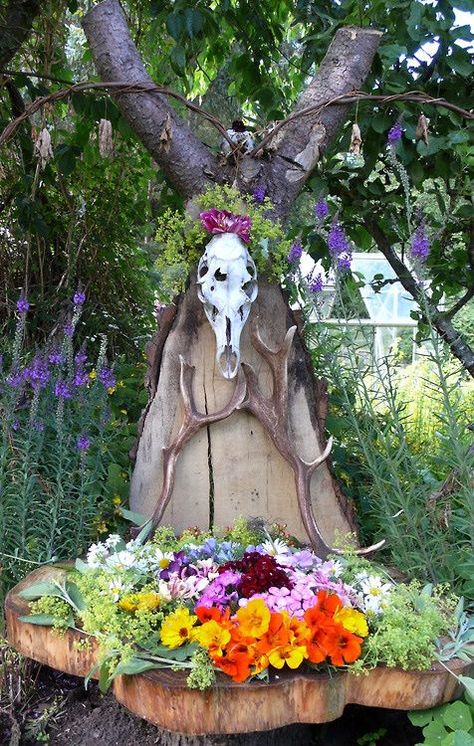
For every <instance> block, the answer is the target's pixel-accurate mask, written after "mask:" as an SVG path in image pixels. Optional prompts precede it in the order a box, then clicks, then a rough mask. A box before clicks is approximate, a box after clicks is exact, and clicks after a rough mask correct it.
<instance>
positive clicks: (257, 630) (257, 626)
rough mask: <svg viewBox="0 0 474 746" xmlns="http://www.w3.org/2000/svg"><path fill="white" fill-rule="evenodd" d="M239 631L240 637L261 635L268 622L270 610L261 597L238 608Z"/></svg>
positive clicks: (265, 630) (266, 628)
mask: <svg viewBox="0 0 474 746" xmlns="http://www.w3.org/2000/svg"><path fill="white" fill-rule="evenodd" d="M236 616H237V619H238V621H239V632H240V634H241V635H242V637H261V636H262V635H264V634H265V632H267V630H268V627H269V624H270V610H269V609H268V608H267V606H266V605H265V602H264V601H262V599H261V598H256V599H254V600H253V601H249V602H248V604H247V606H243V607H242V608H241V609H239V610H238V612H237V614H236Z"/></svg>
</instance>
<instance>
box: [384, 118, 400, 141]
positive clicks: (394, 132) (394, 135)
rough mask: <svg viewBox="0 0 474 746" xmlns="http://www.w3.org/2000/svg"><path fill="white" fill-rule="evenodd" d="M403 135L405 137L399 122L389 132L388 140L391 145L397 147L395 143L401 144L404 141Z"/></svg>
mask: <svg viewBox="0 0 474 746" xmlns="http://www.w3.org/2000/svg"><path fill="white" fill-rule="evenodd" d="M402 135H403V130H402V125H401V124H400V122H397V123H396V124H394V125H393V127H392V128H391V129H390V130H389V132H388V135H387V140H388V142H389V143H390V144H391V145H395V143H397V142H399V141H400V140H401V139H402Z"/></svg>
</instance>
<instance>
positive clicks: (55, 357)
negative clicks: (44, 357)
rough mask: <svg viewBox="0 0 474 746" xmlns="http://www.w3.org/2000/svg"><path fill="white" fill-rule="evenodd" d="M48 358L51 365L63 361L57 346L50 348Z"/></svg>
mask: <svg viewBox="0 0 474 746" xmlns="http://www.w3.org/2000/svg"><path fill="white" fill-rule="evenodd" d="M48 360H49V362H50V363H51V365H61V363H63V362H64V358H63V356H62V355H61V352H60V351H59V349H58V348H57V347H55V348H54V349H52V350H51V352H50V353H49V355H48Z"/></svg>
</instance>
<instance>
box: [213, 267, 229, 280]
mask: <svg viewBox="0 0 474 746" xmlns="http://www.w3.org/2000/svg"><path fill="white" fill-rule="evenodd" d="M214 277H215V278H216V280H217V281H218V282H222V281H223V280H227V275H226V274H225V272H221V270H220V268H219V269H216V271H215V272H214Z"/></svg>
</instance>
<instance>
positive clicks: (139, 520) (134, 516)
mask: <svg viewBox="0 0 474 746" xmlns="http://www.w3.org/2000/svg"><path fill="white" fill-rule="evenodd" d="M120 515H122V516H123V517H124V518H125V520H126V521H130V523H133V524H134V525H135V526H143V524H144V523H146V522H147V521H148V516H147V515H143V513H135V512H134V511H133V510H127V508H120Z"/></svg>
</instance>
